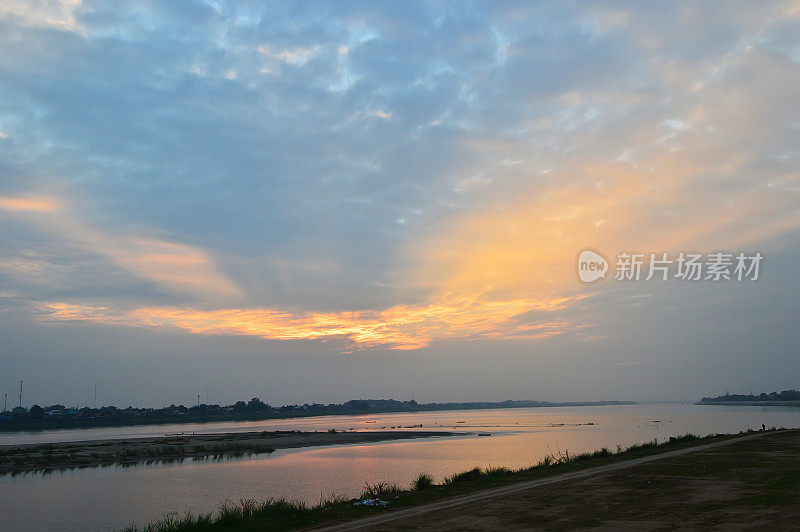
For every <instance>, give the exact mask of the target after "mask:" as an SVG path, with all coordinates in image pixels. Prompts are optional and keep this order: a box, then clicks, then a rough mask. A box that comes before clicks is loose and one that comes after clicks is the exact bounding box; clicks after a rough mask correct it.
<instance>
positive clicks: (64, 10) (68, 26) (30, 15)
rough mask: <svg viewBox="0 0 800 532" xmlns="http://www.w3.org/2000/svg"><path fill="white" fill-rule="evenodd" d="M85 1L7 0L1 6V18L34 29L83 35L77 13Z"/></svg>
mask: <svg viewBox="0 0 800 532" xmlns="http://www.w3.org/2000/svg"><path fill="white" fill-rule="evenodd" d="M82 4H83V0H33V1H28V0H7V1H5V2H3V3H2V5H0V17H9V18H10V19H11V20H12V21H14V22H15V23H17V24H21V25H24V26H31V27H34V28H53V29H57V30H62V31H70V32H76V33H81V32H82V31H83V28H82V26H81V25H80V24H79V23H78V22H77V21H76V20H75V11H77V10H78V9H80V8H81V5H82Z"/></svg>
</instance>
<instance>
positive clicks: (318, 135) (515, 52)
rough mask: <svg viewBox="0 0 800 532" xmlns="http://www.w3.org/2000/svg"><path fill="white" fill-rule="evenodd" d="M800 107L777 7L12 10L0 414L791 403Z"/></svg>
mask: <svg viewBox="0 0 800 532" xmlns="http://www.w3.org/2000/svg"><path fill="white" fill-rule="evenodd" d="M798 87H800V3H798V2H775V3H772V2H761V3H753V2H742V3H733V2H731V3H724V4H722V3H714V2H708V3H704V4H701V3H680V4H671V3H666V2H664V3H657V4H656V3H653V4H647V5H638V4H629V3H621V4H617V3H609V2H599V3H583V2H581V3H552V2H542V3H530V2H520V3H512V2H501V3H494V2H450V3H445V2H431V3H412V2H340V1H335V2H329V3H328V2H302V3H298V2H269V3H266V2H227V1H224V0H218V1H217V0H207V1H205V2H201V1H194V2H188V1H175V0H165V1H163V2H159V1H145V2H143V1H141V0H137V1H132V2H129V3H126V2H119V1H114V2H95V1H81V0H62V1H60V2H59V1H56V0H49V1H47V0H42V1H21V0H6V1H4V2H2V4H0V393H3V392H7V393H8V394H9V401H10V402H11V403H13V401H15V400H16V394H17V386H18V381H19V380H20V379H24V380H25V390H26V391H25V400H24V402H25V403H26V404H27V405H30V404H32V403H39V404H50V403H55V402H62V403H68V404H76V403H77V404H86V403H87V402H90V401H91V400H92V396H93V389H94V385H95V384H97V387H98V400H99V401H100V402H101V403H114V404H117V405H120V406H127V405H128V404H133V405H137V406H155V405H160V404H162V403H171V402H174V403H184V404H191V403H193V402H194V401H195V400H196V396H197V394H198V393H200V394H201V395H203V399H205V394H206V389H208V390H209V391H208V394H209V400H210V401H211V402H218V401H219V402H230V401H235V400H237V399H240V398H248V397H252V396H259V397H261V398H263V399H264V400H265V401H267V402H271V403H273V404H283V403H294V402H299V403H304V402H332V401H343V400H346V399H350V398H358V397H395V398H402V399H407V398H409V397H410V395H411V393H412V390H413V393H414V397H415V398H416V399H417V400H423V401H444V400H503V399H508V398H515V399H530V398H534V399H540V400H596V399H632V400H648V399H649V400H667V399H696V398H698V397H700V396H703V395H711V394H713V395H716V394H719V393H723V392H724V391H726V390H731V391H732V392H733V391H735V392H750V391H751V390H752V391H755V392H761V391H772V390H781V389H785V388H800V332H798V319H800V303H799V302H798V301H799V298H800V282H798V278H797V274H798V263H799V261H800V161H799V160H798V156H799V155H800V152H799V151H798V147H800V92H799V90H798ZM585 249H591V250H594V251H597V252H599V253H601V254H602V255H603V256H605V257H606V258H608V260H609V262H610V266H609V272H608V274H607V276H606V279H600V280H598V281H596V282H595V283H591V284H585V283H582V282H581V281H580V280H579V278H578V275H577V269H576V267H577V265H576V261H577V257H578V255H579V253H580V252H581V251H582V250H585ZM622 252H627V253H642V254H645V264H644V266H643V273H644V274H646V273H647V269H648V260H647V259H648V257H649V254H650V253H656V254H657V255H658V256H659V257H660V256H661V255H662V253H667V254H668V258H669V259H672V258H675V257H677V256H679V254H680V253H686V254H688V253H697V254H701V255H702V256H703V259H702V260H704V261H705V260H707V257H708V255H710V254H712V253H720V252H722V253H726V254H732V255H733V258H734V259H735V257H736V256H737V255H738V254H739V253H744V254H745V255H746V256H747V257H750V256H754V255H755V254H756V253H761V255H762V256H763V260H762V261H761V263H760V271H759V272H758V274H759V275H758V279H757V280H755V281H754V280H752V279H747V278H745V279H743V280H741V281H739V280H737V279H736V277H735V275H734V276H733V278H732V279H731V280H725V279H721V280H720V281H718V282H714V281H713V280H706V279H704V278H703V279H701V280H699V281H690V280H683V279H680V278H676V277H675V274H676V273H677V272H676V271H675V270H672V269H671V270H670V271H669V273H668V277H669V279H668V280H666V281H664V280H661V278H660V276H655V277H656V278H654V279H651V280H649V281H646V280H644V277H646V275H642V279H641V280H639V281H636V280H627V281H622V280H615V279H614V278H613V277H614V275H615V263H616V258H617V256H618V255H619V254H620V253H622ZM734 262H735V260H734ZM673 266H674V267H677V266H675V265H673ZM706 266H707V264H706ZM734 266H735V264H734ZM731 272H733V269H732V268H731ZM703 277H705V272H704V275H703ZM751 277H752V275H751Z"/></svg>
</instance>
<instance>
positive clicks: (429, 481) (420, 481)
mask: <svg viewBox="0 0 800 532" xmlns="http://www.w3.org/2000/svg"><path fill="white" fill-rule="evenodd" d="M431 486H433V477H432V476H430V475H428V474H426V473H423V474H421V475H420V476H418V477H417V478H416V479H414V482H412V483H411V489H413V490H414V491H422V490H426V489H428V488H430V487H431Z"/></svg>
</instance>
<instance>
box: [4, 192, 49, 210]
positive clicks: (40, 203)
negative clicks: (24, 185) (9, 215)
mask: <svg viewBox="0 0 800 532" xmlns="http://www.w3.org/2000/svg"><path fill="white" fill-rule="evenodd" d="M59 208H60V205H59V203H58V201H56V200H54V199H52V198H46V197H27V198H12V197H8V196H0V209H3V210H7V211H23V212H24V211H28V212H54V211H57V210H58V209H59Z"/></svg>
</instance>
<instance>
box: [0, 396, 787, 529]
mask: <svg viewBox="0 0 800 532" xmlns="http://www.w3.org/2000/svg"><path fill="white" fill-rule="evenodd" d="M762 423H764V424H765V425H766V426H767V427H772V426H776V427H787V428H789V427H800V408H797V407H757V406H711V405H708V406H704V405H691V404H640V405H624V406H620V405H614V406H584V407H550V408H514V409H500V410H461V411H457V410H453V411H436V412H414V413H393V414H373V415H364V416H324V417H317V418H299V419H283V420H266V421H258V422H225V423H208V424H193V425H152V426H138V427H120V428H97V429H77V430H64V431H49V432H39V433H14V434H2V435H0V444H13V443H33V442H53V441H81V440H93V439H109V438H130V437H139V436H157V435H161V434H164V433H165V432H196V433H213V432H237V431H238V432H242V431H252V430H278V429H280V430H320V431H324V430H328V429H331V428H335V429H337V430H347V429H356V430H381V429H382V430H386V429H391V428H393V427H398V428H404V429H406V430H446V431H458V432H464V433H467V432H470V433H472V434H465V435H460V436H456V437H443V438H433V439H425V440H395V441H390V442H385V443H378V444H368V445H361V444H358V445H340V446H327V447H314V448H307V449H286V450H278V451H276V452H275V453H272V454H270V455H264V456H261V457H255V458H250V459H240V460H231V461H225V462H184V463H179V464H169V465H150V466H138V467H132V468H121V467H107V468H96V469H83V470H75V471H66V472H56V473H52V474H48V475H42V474H27V475H21V476H16V477H10V476H5V477H0V501H3V507H4V508H5V511H3V512H0V530H9V531H16V530H19V531H23V530H24V531H31V530H67V531H70V530H75V531H78V530H81V531H85V530H116V529H120V528H123V527H125V526H127V525H130V524H132V523H136V524H139V525H144V524H146V523H147V522H150V521H153V520H156V519H158V518H160V517H161V516H162V515H164V514H165V513H167V512H178V513H184V512H186V511H193V512H209V511H212V510H215V509H216V508H217V507H218V506H219V505H220V504H222V503H223V502H224V501H225V500H226V499H228V500H231V501H237V500H239V499H247V498H250V499H266V498H269V497H287V498H290V499H297V500H303V501H306V502H309V503H315V502H317V501H318V500H319V499H320V497H321V496H328V495H331V494H334V493H335V494H339V495H345V496H348V497H352V496H356V495H357V494H358V493H359V492H360V490H361V488H362V487H363V486H364V483H365V482H370V483H375V482H395V483H398V484H400V485H403V486H408V485H409V484H410V482H411V481H412V480H413V479H414V478H415V477H416V476H417V475H418V474H419V473H423V472H424V473H429V474H431V475H433V476H434V478H435V479H436V481H440V480H441V479H442V477H444V476H446V475H450V474H453V473H455V472H460V471H464V470H467V469H471V468H473V467H476V466H478V467H486V466H505V467H510V468H520V467H525V466H528V465H530V464H532V463H536V462H538V461H539V460H540V459H541V458H542V457H544V456H545V455H547V454H558V453H559V452H564V451H567V450H568V451H569V452H570V453H572V452H582V451H592V450H595V449H599V448H601V447H607V448H609V449H612V450H615V449H616V447H617V445H621V446H623V447H625V446H628V445H631V444H634V443H642V442H646V441H651V440H653V439H658V440H659V441H662V440H664V439H667V438H668V437H669V436H676V435H681V434H685V433H687V432H691V433H693V434H697V435H707V434H712V433H731V432H739V431H741V430H747V429H757V428H760V427H761V424H762ZM411 427H413V429H411ZM478 433H490V434H491V436H489V437H486V436H478V435H477V434H478Z"/></svg>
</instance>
